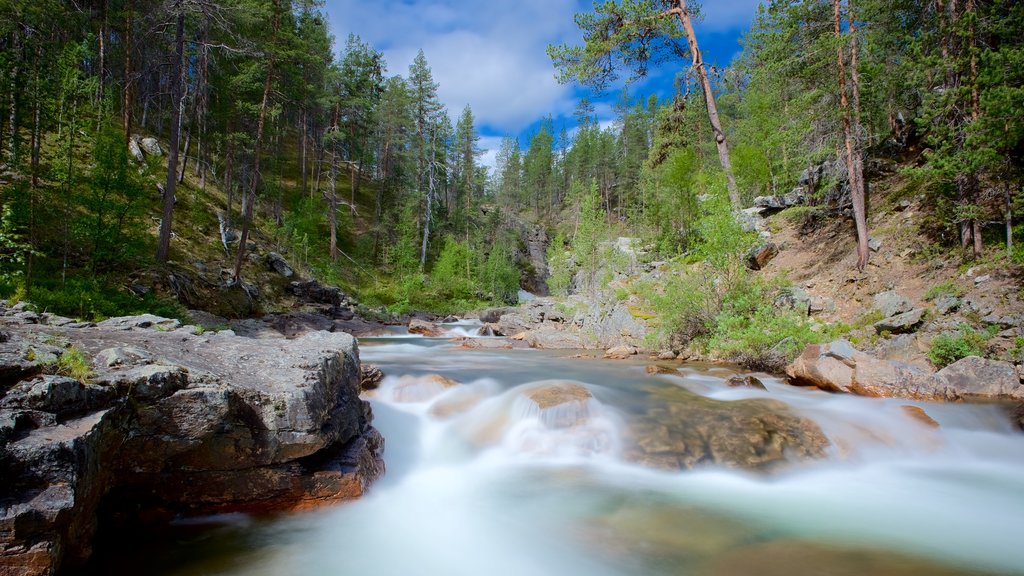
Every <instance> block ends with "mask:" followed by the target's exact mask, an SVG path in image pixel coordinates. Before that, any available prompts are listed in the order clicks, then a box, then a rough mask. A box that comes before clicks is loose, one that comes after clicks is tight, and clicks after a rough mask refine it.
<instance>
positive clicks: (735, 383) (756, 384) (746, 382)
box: [725, 374, 768, 390]
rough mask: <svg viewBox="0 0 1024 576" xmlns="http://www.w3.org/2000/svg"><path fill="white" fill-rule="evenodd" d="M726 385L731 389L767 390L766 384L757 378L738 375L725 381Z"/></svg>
mask: <svg viewBox="0 0 1024 576" xmlns="http://www.w3.org/2000/svg"><path fill="white" fill-rule="evenodd" d="M725 385H726V386H728V387H730V388H754V389H757V390H767V389H768V388H766V387H765V385H764V382H761V380H760V379H759V378H757V377H756V376H750V375H749V374H748V375H744V376H741V375H739V374H737V375H736V376H733V377H731V378H729V379H728V380H726V381H725Z"/></svg>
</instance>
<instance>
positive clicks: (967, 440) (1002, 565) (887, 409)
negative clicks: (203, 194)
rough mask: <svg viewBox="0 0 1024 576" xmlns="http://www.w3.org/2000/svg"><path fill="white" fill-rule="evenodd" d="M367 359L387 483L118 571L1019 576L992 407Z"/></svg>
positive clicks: (1006, 470)
mask: <svg viewBox="0 0 1024 576" xmlns="http://www.w3.org/2000/svg"><path fill="white" fill-rule="evenodd" d="M449 329H450V330H451V331H452V334H453V335H462V334H464V333H465V334H470V333H472V326H468V325H457V326H449ZM360 353H361V357H362V361H363V362H368V363H372V364H376V365H377V366H379V367H380V368H381V369H382V370H383V372H384V374H386V375H387V376H386V378H385V380H384V382H382V384H381V387H380V388H379V389H378V390H376V391H374V392H373V393H371V397H372V403H373V409H374V414H375V421H374V424H375V426H376V427H377V428H378V429H379V430H380V431H381V433H382V434H383V435H384V437H385V439H386V449H385V455H384V457H385V461H386V464H387V473H386V475H385V476H384V478H382V479H381V480H380V481H379V482H378V483H377V484H376V485H375V486H374V487H373V489H372V490H371V492H370V494H369V495H367V496H366V497H365V498H363V499H362V500H360V501H358V502H354V503H351V504H345V505H341V506H337V507H332V508H329V509H322V510H317V511H314V512H305V513H297V514H288V515H281V516H275V517H271V518H256V517H250V516H245V515H227V516H218V517H212V518H202V519H191V520H187V521H181V522H178V523H176V524H175V525H173V526H171V527H169V528H168V529H166V530H165V531H162V532H161V533H160V534H159V535H157V536H153V535H148V536H147V537H146V540H145V542H144V543H126V546H125V550H124V551H123V552H124V553H123V554H122V555H119V556H118V557H116V558H111V559H110V560H109V561H106V562H104V564H105V565H106V566H105V570H106V571H107V573H111V574H116V573H124V574H147V576H158V575H159V576H165V575H166V576H171V575H173V576H197V575H255V576H263V575H266V576H283V575H354V574H359V575H363V576H471V575H472V576H476V575H479V576H484V575H486V576H505V575H509V576H511V575H521V576H547V575H552V576H554V575H559V576H574V575H583V574H585V575H587V576H612V575H658V576H660V575H666V576H667V575H707V576H725V575H736V576H739V575H748V574H751V575H753V574H756V575H760V576H765V575H769V576H770V575H776V574H777V575H787V576H794V575H822V574H827V575H833V576H846V575H850V576H853V575H869V574H870V575H907V576H909V575H920V574H937V575H945V574H949V575H965V574H1024V537H1022V532H1021V530H1020V528H1021V522H1022V521H1024V434H1021V433H1020V432H1017V431H1014V430H1013V429H1012V428H1011V426H1010V423H1009V420H1008V418H1007V417H1006V416H1005V415H1004V414H1003V412H1002V411H1001V410H1000V409H999V408H997V407H994V406H979V405H941V404H926V403H916V402H908V401H902V400H883V399H869V398H859V397H853V396H843V395H831V394H825V393H822V392H814V391H808V390H803V389H799V388H795V387H790V386H787V385H786V384H784V383H782V382H781V381H780V380H778V379H775V378H771V377H767V376H765V375H758V376H759V377H760V378H761V380H762V381H763V382H764V384H765V386H766V388H767V390H760V389H749V388H730V387H727V386H726V385H725V380H726V379H727V378H729V377H730V376H732V375H733V374H735V372H734V371H731V370H728V369H726V368H722V367H707V366H695V365H683V366H681V367H678V368H679V370H678V372H673V371H672V370H671V369H670V370H664V371H663V372H666V373H654V374H653V375H652V374H649V373H648V371H647V370H645V368H646V367H647V366H648V365H650V364H652V362H651V361H647V360H644V359H636V360H627V361H609V360H598V359H592V358H591V359H588V358H574V357H572V353H569V352H553V351H538V350H504V349H474V350H467V349H464V348H462V347H461V346H460V345H459V343H458V342H457V341H452V340H450V339H446V338H419V337H403V336H402V335H396V336H395V337H384V338H376V339H364V340H362V341H361V343H360ZM665 366H670V365H668V364H666V365H665ZM652 372H653V370H652ZM438 376H439V377H443V378H438ZM911 405H912V406H916V407H918V408H922V409H923V411H924V412H925V413H926V414H927V417H928V418H930V419H932V420H933V422H929V421H928V420H927V419H926V418H920V417H919V415H920V413H919V411H917V410H915V409H908V408H906V407H907V406H911ZM734 407H735V412H736V414H744V416H743V417H742V418H738V417H736V416H734V415H733V414H732V413H731V411H732V410H733V409H734ZM676 408H678V410H677V409H676ZM691 409H692V410H691ZM694 410H695V411H694ZM751 410H765V411H766V412H765V414H767V415H763V414H761V413H760V412H757V413H754V412H750V411H751ZM748 413H749V415H747V414H748ZM780 414H781V416H780ZM780 418H781V420H780ZM673 419H674V420H673ZM698 419H700V420H699V421H698ZM675 421H678V422H679V423H680V426H682V428H679V429H678V430H677V429H676V428H675V427H674V422H675ZM751 422H753V423H755V424H757V425H759V426H767V427H768V428H772V427H773V426H776V425H778V426H783V427H786V429H787V430H789V431H788V432H786V433H777V432H776V431H775V430H774V429H769V430H767V431H765V430H762V429H761V428H756V427H755V428H749V425H750V423H751ZM779 422H782V424H777V423H779ZM766 423H767V424H766ZM935 424H937V425H938V426H937V427H936V426H935ZM741 427H742V428H741ZM694 438H697V439H698V440H695V439H694ZM737 438H738V440H737ZM748 440H749V443H750V445H751V446H753V448H750V447H748V446H747V444H745V442H747V441H748ZM744 463H746V464H749V465H748V466H744ZM747 468H753V469H747Z"/></svg>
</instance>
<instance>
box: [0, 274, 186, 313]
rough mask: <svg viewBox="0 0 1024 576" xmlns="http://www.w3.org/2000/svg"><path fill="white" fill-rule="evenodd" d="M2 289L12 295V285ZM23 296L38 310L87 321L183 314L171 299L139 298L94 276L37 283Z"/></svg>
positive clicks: (149, 295) (178, 305)
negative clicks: (117, 317) (129, 316)
mask: <svg viewBox="0 0 1024 576" xmlns="http://www.w3.org/2000/svg"><path fill="white" fill-rule="evenodd" d="M6 292H7V293H6V294H4V295H5V296H6V295H10V294H13V293H14V288H12V287H11V286H8V287H7V288H6ZM22 294H24V293H22ZM24 295H25V299H26V300H27V301H28V302H30V303H32V305H33V306H34V307H35V308H36V309H37V310H39V311H43V312H51V313H53V314H58V315H60V316H69V317H71V318H80V319H82V320H89V321H96V320H102V319H104V318H111V317H114V316H125V315H132V314H147V313H148V314H155V315H157V316H164V317H167V318H179V319H184V318H186V316H187V311H186V310H185V308H184V307H183V306H181V305H180V304H178V303H177V302H175V301H172V300H164V299H161V298H158V297H156V296H154V295H153V294H152V293H148V294H146V295H145V296H144V297H142V298H139V297H137V296H135V295H133V294H129V293H126V292H124V291H122V290H121V289H119V288H116V287H111V286H107V285H105V284H104V283H103V281H102V279H101V278H98V277H94V276H87V277H72V278H68V279H67V281H66V282H65V283H64V284H61V283H60V282H44V283H37V284H35V285H33V286H32V289H31V292H29V293H28V294H24Z"/></svg>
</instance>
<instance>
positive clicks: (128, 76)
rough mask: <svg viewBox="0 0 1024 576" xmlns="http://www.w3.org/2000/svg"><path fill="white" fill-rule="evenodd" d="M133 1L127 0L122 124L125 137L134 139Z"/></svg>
mask: <svg viewBox="0 0 1024 576" xmlns="http://www.w3.org/2000/svg"><path fill="white" fill-rule="evenodd" d="M132 3H133V0H125V3H124V11H125V25H124V103H123V106H124V109H123V110H121V115H122V119H121V121H122V123H123V124H124V137H125V139H130V138H131V137H132V99H133V93H132V89H133V85H134V83H135V80H134V78H132V76H133V72H132V38H133V37H134V36H133V34H132V31H133V30H132V29H133V28H134V26H135V23H134V21H133V18H134V12H135V10H134V7H133V5H132Z"/></svg>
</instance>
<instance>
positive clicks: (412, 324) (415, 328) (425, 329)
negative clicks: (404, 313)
mask: <svg viewBox="0 0 1024 576" xmlns="http://www.w3.org/2000/svg"><path fill="white" fill-rule="evenodd" d="M409 334H419V335H421V336H426V337H428V338H437V337H440V336H444V330H442V329H441V328H439V327H438V326H437V325H436V324H432V323H430V322H427V321H426V320H420V319H419V318H413V319H412V320H410V321H409Z"/></svg>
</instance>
